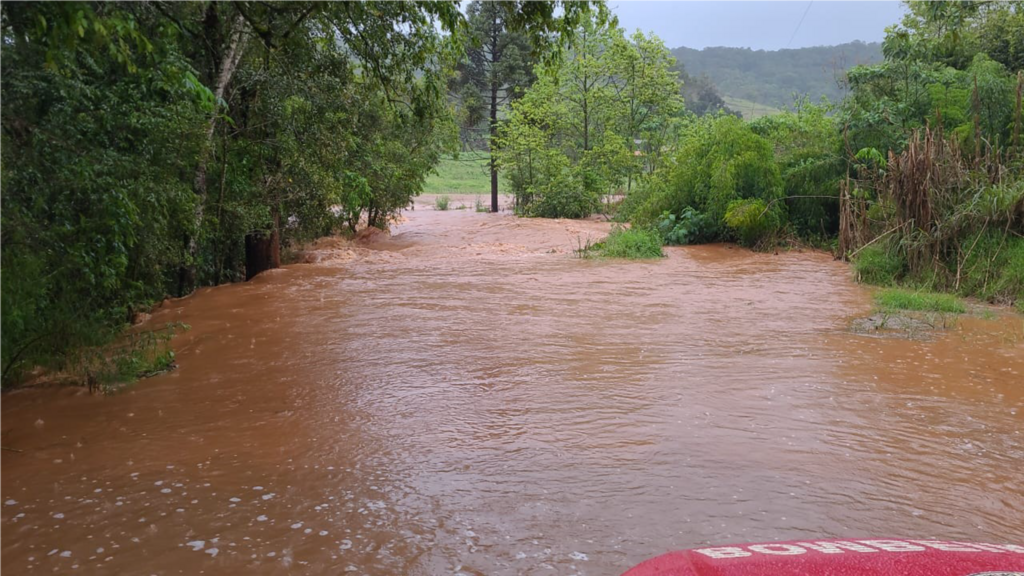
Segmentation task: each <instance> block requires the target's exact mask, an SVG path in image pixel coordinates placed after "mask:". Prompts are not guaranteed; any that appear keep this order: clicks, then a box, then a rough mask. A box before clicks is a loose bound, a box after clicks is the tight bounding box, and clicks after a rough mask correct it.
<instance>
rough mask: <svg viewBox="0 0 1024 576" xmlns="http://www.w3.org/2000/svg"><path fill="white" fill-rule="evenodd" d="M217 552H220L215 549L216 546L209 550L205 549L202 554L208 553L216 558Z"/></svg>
mask: <svg viewBox="0 0 1024 576" xmlns="http://www.w3.org/2000/svg"><path fill="white" fill-rule="evenodd" d="M218 552H220V550H217V549H216V548H210V549H209V550H207V551H205V552H203V553H204V554H209V555H210V556H213V557H214V558H216V557H217V553H218Z"/></svg>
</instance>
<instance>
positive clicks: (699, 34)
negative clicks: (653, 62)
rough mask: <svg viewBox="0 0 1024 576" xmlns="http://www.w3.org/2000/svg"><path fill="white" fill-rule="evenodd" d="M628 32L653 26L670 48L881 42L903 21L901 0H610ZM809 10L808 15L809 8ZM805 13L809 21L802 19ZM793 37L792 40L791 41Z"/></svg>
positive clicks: (762, 46) (760, 46) (766, 48)
mask: <svg viewBox="0 0 1024 576" xmlns="http://www.w3.org/2000/svg"><path fill="white" fill-rule="evenodd" d="M608 6H610V7H611V9H612V11H613V12H614V13H615V14H616V15H617V16H618V17H619V24H620V25H621V26H622V27H623V28H625V29H626V31H627V32H630V33H631V32H633V31H634V30H636V29H637V28H640V29H641V30H644V31H645V32H651V31H653V32H654V33H655V34H657V35H658V36H659V37H660V38H661V39H662V40H664V41H665V44H666V45H667V46H668V47H669V48H677V47H679V46H687V47H690V48H705V47H707V46H736V47H744V48H753V49H755V50H758V49H763V50H778V49H780V48H786V47H789V48H801V47H804V46H828V45H833V44H842V43H844V42H851V41H853V40H863V41H864V42H876V41H879V40H882V38H883V37H884V35H885V27H886V26H889V25H890V24H896V23H897V22H899V20H900V18H901V16H902V15H903V10H904V8H903V6H902V4H901V3H899V2H893V1H878V2H849V1H832V2H830V1H824V0H817V1H815V2H808V1H807V0H802V1H793V2H680V1H674V2H655V1H651V0H608ZM805 13H806V17H804V14H805ZM801 18H802V19H803V22H802V23H801ZM790 39H792V43H790Z"/></svg>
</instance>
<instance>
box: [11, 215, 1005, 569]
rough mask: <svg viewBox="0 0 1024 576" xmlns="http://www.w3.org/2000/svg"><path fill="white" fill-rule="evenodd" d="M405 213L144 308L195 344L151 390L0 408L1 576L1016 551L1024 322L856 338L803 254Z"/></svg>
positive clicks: (841, 298) (848, 315)
mask: <svg viewBox="0 0 1024 576" xmlns="http://www.w3.org/2000/svg"><path fill="white" fill-rule="evenodd" d="M428 200H429V199H425V200H421V201H420V204H419V205H418V206H417V209H416V210H415V211H412V212H408V213H407V214H406V216H407V220H406V221H405V222H403V223H402V224H400V225H399V226H397V227H396V228H395V230H394V235H393V236H392V237H390V238H387V237H377V238H373V239H371V240H372V241H371V242H369V243H365V244H360V245H356V246H350V245H347V244H344V243H342V242H340V241H326V242H323V243H322V245H321V246H320V247H319V250H317V251H315V252H311V253H309V254H307V255H306V258H307V259H308V260H310V261H315V262H316V263H314V264H297V265H292V266H288V267H285V268H283V269H281V270H275V271H271V272H269V273H266V274H263V275H261V276H259V277H257V278H256V279H255V280H253V281H252V282H249V283H246V284H236V285H228V286H222V287H219V288H214V289H204V290H201V291H200V292H199V293H197V294H195V295H194V296H192V297H190V298H186V299H183V300H179V301H172V302H169V303H167V304H166V305H165V306H163V307H162V308H161V309H160V310H159V311H158V312H156V313H155V314H154V316H153V318H152V319H151V320H150V321H149V322H151V323H154V324H159V323H162V322H169V321H176V320H180V321H183V322H185V323H187V324H190V325H191V327H192V328H191V330H190V331H188V332H185V333H183V334H182V335H180V336H178V337H177V338H176V339H175V348H176V349H177V351H178V362H179V364H180V367H179V368H178V369H177V370H176V371H174V372H171V373H168V374H165V375H161V376H157V377H154V378H151V379H148V380H144V381H142V382H139V383H138V384H135V385H134V386H132V387H130V388H128V389H127V390H125V391H122V392H120V393H118V394H115V395H112V396H107V397H102V396H89V395H88V394H86V393H85V392H84V391H82V390H78V389H41V390H25V391H21V392H16V393H12V394H8V395H5V396H4V397H3V400H2V404H3V405H2V410H3V445H4V447H5V449H4V451H3V456H2V458H3V461H2V465H3V469H2V475H3V483H2V500H3V505H2V506H0V512H2V523H0V527H2V570H3V573H4V574H12V575H13V574H30V573H53V572H57V573H67V574H70V573H83V574H240V573H244V574H286V573H287V574H304V573H309V574H327V573H330V574H347V573H353V574H372V575H390V574H423V575H426V574H457V573H462V574H593V575H604V574H607V575H614V574H618V573H621V572H622V571H624V570H625V569H627V568H629V567H630V566H631V565H633V564H635V563H638V562H640V561H642V560H644V559H646V558H648V557H651V556H654V555H657V554H660V553H663V552H666V551H668V550H672V549H681V548H688V547H694V546H701V545H707V544H711V543H717V544H726V543H735V542H747V541H764V540H791V539H808V538H830V537H831V538H839V537H844V538H845V537H849V538H856V537H869V536H876V537H917V538H933V537H934V538H941V539H952V540H975V541H984V542H990V541H991V542H1013V543H1018V544H1020V543H1022V541H1024V442H1022V441H1024V437H1022V434H1021V430H1022V428H1024V321H1022V318H1021V316H1019V315H1013V314H1012V313H1008V312H1005V311H997V312H996V317H995V318H989V319H982V318H980V317H973V318H966V319H964V320H962V321H961V322H960V323H959V324H958V326H957V327H956V328H955V329H953V330H950V331H947V332H944V333H941V334H937V335H934V336H933V337H932V338H931V339H929V340H927V341H915V340H908V339H899V338H880V337H877V336H872V335H857V334H853V333H851V332H850V331H849V330H847V326H848V324H849V322H850V320H851V319H852V318H854V317H857V316H863V315H865V314H867V313H868V312H869V311H870V308H871V301H870V290H869V289H868V288H865V287H863V286H859V285H857V284H855V283H853V282H852V280H851V278H850V272H849V270H848V267H847V266H846V265H845V264H843V263H839V262H834V261H833V260H832V258H831V257H829V256H828V255H826V254H822V253H816V252H807V251H805V252H784V253H780V254H756V253H751V252H749V251H747V250H743V249H739V248H735V247H730V246H725V245H712V246H700V247H685V248H669V249H666V252H667V255H668V257H667V258H665V259H662V260H660V261H647V262H628V261H613V260H579V259H576V258H573V257H572V256H571V248H573V247H574V246H575V245H576V242H577V238H584V239H585V238H587V237H588V235H589V236H590V237H591V238H594V239H598V238H600V237H601V236H603V234H604V233H605V232H607V230H608V228H609V224H607V223H603V222H597V221H585V222H577V221H552V220H548V221H543V220H523V219H516V218H514V217H512V216H509V215H507V214H500V215H491V214H478V213H475V212H474V211H473V210H472V208H470V209H469V210H452V211H448V212H439V211H434V210H433V209H432V208H430V206H429V203H428ZM467 203H468V204H470V206H472V204H471V202H467ZM453 205H457V203H453ZM990 315H991V314H990ZM15 450H19V451H20V452H18V451H15Z"/></svg>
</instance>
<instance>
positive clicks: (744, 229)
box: [725, 198, 781, 246]
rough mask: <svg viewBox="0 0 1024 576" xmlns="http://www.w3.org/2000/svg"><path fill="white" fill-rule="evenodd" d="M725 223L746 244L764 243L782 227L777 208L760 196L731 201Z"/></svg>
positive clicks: (726, 212) (756, 244)
mask: <svg viewBox="0 0 1024 576" xmlns="http://www.w3.org/2000/svg"><path fill="white" fill-rule="evenodd" d="M725 223H726V225H728V226H729V228H730V229H731V230H732V231H733V232H734V233H735V234H736V236H737V237H738V238H739V241H740V243H741V244H743V245H745V246H759V245H762V244H764V243H765V242H766V241H769V240H770V238H771V237H773V236H774V235H775V233H776V232H778V231H779V228H780V227H781V225H780V217H779V213H778V210H777V208H776V207H774V206H769V205H768V204H766V203H765V201H764V200H761V199H760V198H746V199H744V200H733V201H732V202H730V203H729V208H728V209H726V211H725Z"/></svg>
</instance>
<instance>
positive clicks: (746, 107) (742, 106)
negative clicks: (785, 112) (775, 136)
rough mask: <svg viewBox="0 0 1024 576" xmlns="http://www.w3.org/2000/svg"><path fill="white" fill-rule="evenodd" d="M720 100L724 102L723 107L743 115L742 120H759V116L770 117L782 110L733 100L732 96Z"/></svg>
mask: <svg viewBox="0 0 1024 576" xmlns="http://www.w3.org/2000/svg"><path fill="white" fill-rule="evenodd" d="M722 100H725V105H726V106H728V107H729V108H732V109H733V110H735V111H737V112H739V113H740V114H743V119H744V120H753V119H755V118H760V117H761V116H771V115H772V114H778V113H779V112H782V110H780V109H778V108H773V107H771V106H768V105H767V104H758V103H757V102H751V101H750V100H744V99H743V98H733V97H732V96H725V95H723V96H722Z"/></svg>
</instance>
